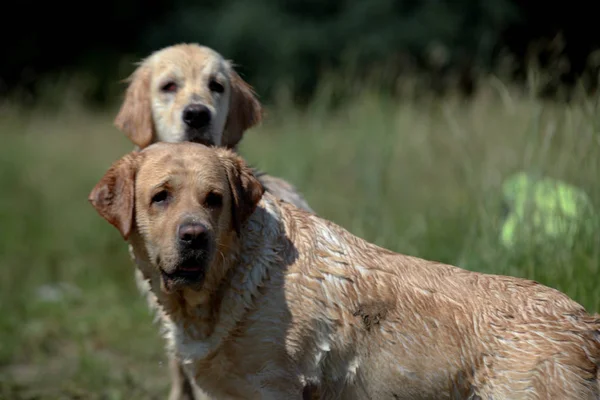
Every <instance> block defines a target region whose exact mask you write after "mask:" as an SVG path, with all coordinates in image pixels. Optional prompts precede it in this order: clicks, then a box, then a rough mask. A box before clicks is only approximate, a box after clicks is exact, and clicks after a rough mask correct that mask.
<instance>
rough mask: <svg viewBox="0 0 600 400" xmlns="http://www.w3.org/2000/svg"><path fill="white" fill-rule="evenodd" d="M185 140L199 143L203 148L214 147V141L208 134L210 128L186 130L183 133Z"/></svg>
mask: <svg viewBox="0 0 600 400" xmlns="http://www.w3.org/2000/svg"><path fill="white" fill-rule="evenodd" d="M185 139H186V141H188V142H193V143H200V144H203V145H205V146H214V145H215V141H214V139H213V138H212V136H211V134H210V127H206V128H203V129H188V130H187V131H186V132H185Z"/></svg>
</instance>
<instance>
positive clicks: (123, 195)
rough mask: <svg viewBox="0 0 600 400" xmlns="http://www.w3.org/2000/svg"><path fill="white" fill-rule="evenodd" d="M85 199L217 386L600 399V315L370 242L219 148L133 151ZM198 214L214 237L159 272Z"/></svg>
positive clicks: (329, 393) (222, 390) (173, 333)
mask: <svg viewBox="0 0 600 400" xmlns="http://www.w3.org/2000/svg"><path fill="white" fill-rule="evenodd" d="M164 182H167V186H164V185H162V183H164ZM161 185H162V186H161ZM164 188H166V190H167V191H168V193H169V197H168V198H169V201H168V203H167V204H162V205H161V204H159V205H157V204H153V203H152V200H151V199H152V196H153V194H154V193H156V191H157V190H163V189H164ZM212 192H218V193H220V194H222V196H223V197H222V203H221V204H220V205H219V206H218V207H216V208H215V207H214V202H212V203H211V205H210V206H208V205H207V200H206V199H207V195H208V193H212ZM90 200H91V202H92V204H93V205H94V207H95V208H96V210H97V211H98V212H99V214H100V215H101V216H103V217H104V218H105V219H107V220H108V221H109V222H110V223H112V224H113V225H114V226H115V227H117V229H118V230H119V231H120V232H121V234H122V235H123V237H124V238H125V239H126V240H128V241H129V243H131V245H132V246H133V251H134V252H135V254H136V259H137V265H138V268H140V270H141V271H143V273H144V275H145V277H146V278H147V279H148V280H149V283H150V286H151V288H152V291H153V292H154V293H155V294H156V296H157V301H158V306H159V308H160V310H161V318H162V322H163V324H164V327H165V329H166V332H167V336H168V338H169V340H170V343H171V346H172V347H171V348H172V351H174V352H175V353H177V354H178V355H179V356H180V357H182V359H184V360H185V367H186V370H187V372H188V374H189V376H191V377H193V380H194V382H195V384H197V385H198V386H199V387H201V388H202V389H203V390H205V391H206V392H207V393H209V394H210V395H212V396H213V397H214V398H218V399H277V400H279V399H301V398H302V396H303V390H305V389H304V388H305V387H306V386H307V385H311V386H312V387H313V388H314V390H315V392H316V395H317V396H318V397H319V398H321V399H377V400H379V399H390V400H394V399H434V398H435V399H495V400H498V399H540V400H541V399H561V400H567V399H573V400H574V399H578V400H581V399H599V398H600V394H599V391H600V389H599V384H598V378H599V377H598V369H599V362H600V317H599V316H598V315H594V316H591V315H589V314H587V313H586V312H585V310H584V308H583V307H582V306H580V305H579V304H577V303H576V302H574V301H572V300H571V299H570V298H568V297H567V296H566V295H564V294H563V293H561V292H559V291H557V290H555V289H551V288H548V287H546V286H543V285H541V284H538V283H536V282H533V281H529V280H524V279H518V278H513V277H507V276H497V275H487V274H482V273H477V272H471V271H466V270H463V269H460V268H457V267H454V266H450V265H445V264H441V263H437V262H431V261H426V260H423V259H419V258H415V257H410V256H405V255H401V254H398V253H394V252H392V251H389V250H386V249H383V248H381V247H378V246H376V245H373V244H371V243H368V242H366V241H364V240H362V239H360V238H358V237H356V236H354V235H352V234H351V233H349V232H348V231H346V230H345V229H343V228H342V227H340V226H338V225H336V224H334V223H332V222H329V221H327V220H324V219H322V218H320V217H318V216H316V215H314V214H311V213H307V212H306V211H304V210H301V209H299V208H297V207H295V206H293V205H290V204H286V203H283V202H281V201H279V200H278V199H276V198H275V197H273V196H272V195H271V194H270V193H268V192H264V193H263V188H262V186H261V184H260V182H259V181H258V180H257V179H256V178H255V177H254V176H253V174H252V171H251V169H250V168H248V166H247V165H246V164H245V163H244V161H243V160H242V159H241V158H239V157H238V156H237V155H235V153H233V152H231V151H228V150H226V149H215V148H208V147H205V146H203V145H200V144H192V143H189V144H164V143H163V144H158V145H153V146H151V147H149V148H147V149H146V150H145V151H143V152H141V153H131V154H128V155H126V156H125V157H123V158H122V159H121V160H119V161H117V162H115V163H114V164H113V166H112V167H111V168H110V169H109V170H108V172H107V173H106V174H105V176H104V177H103V178H102V179H101V180H100V182H99V183H98V184H97V185H96V187H95V188H94V189H93V190H92V192H91V194H90ZM190 216H191V217H193V218H195V220H196V221H199V222H201V223H202V224H204V225H205V226H206V227H207V229H208V231H209V232H211V235H212V236H211V238H212V239H211V240H212V241H211V243H212V246H213V248H214V251H213V252H210V251H208V250H207V253H206V254H207V255H206V256H205V258H203V260H204V261H203V262H204V263H203V264H202V265H203V268H204V269H203V271H204V274H203V275H202V274H201V275H199V276H198V279H197V280H195V281H192V282H187V283H181V282H179V283H176V282H173V281H171V280H170V278H167V277H165V275H164V274H163V273H162V272H161V271H163V272H164V271H167V272H169V271H176V270H177V268H178V263H179V261H178V257H179V255H178V254H179V253H178V251H177V247H176V246H175V243H176V240H175V236H176V235H175V232H176V231H177V226H178V225H179V224H181V222H182V221H185V220H186V218H190ZM209 247H210V246H209ZM207 248H208V247H207ZM202 276H203V278H202ZM305 395H306V393H305Z"/></svg>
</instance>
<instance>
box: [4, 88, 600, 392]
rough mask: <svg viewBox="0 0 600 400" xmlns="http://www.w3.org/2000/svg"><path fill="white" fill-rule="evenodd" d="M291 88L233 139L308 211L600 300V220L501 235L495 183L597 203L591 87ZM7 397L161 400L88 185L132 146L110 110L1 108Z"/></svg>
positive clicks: (123, 253) (427, 251)
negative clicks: (466, 96)
mask: <svg viewBox="0 0 600 400" xmlns="http://www.w3.org/2000/svg"><path fill="white" fill-rule="evenodd" d="M332 103H336V98H335V96H334V95H333V94H332V91H331V90H329V88H328V87H326V86H324V87H323V88H322V89H321V90H320V91H319V93H318V94H317V96H316V98H315V99H314V101H313V102H312V103H311V104H310V105H309V106H308V107H307V108H306V109H302V110H300V109H297V108H295V107H293V106H292V105H291V103H290V102H286V101H285V97H283V98H282V99H280V100H279V101H276V102H275V103H274V104H275V105H272V106H270V107H269V108H268V109H267V119H266V120H265V122H264V123H263V125H261V126H260V127H257V128H255V129H253V130H251V131H249V132H248V133H247V135H246V137H245V139H244V141H243V142H242V146H241V153H242V154H243V155H244V157H245V158H246V159H247V160H248V161H249V162H250V163H251V164H252V165H254V166H256V167H258V168H261V169H263V170H265V171H268V172H269V173H271V174H274V175H278V176H281V177H284V178H286V179H288V180H290V181H291V182H292V183H294V184H295V185H296V186H297V187H298V188H299V189H300V190H301V191H302V192H303V193H304V194H305V196H306V198H307V200H308V201H309V203H310V204H311V205H312V206H313V208H314V209H315V210H316V211H317V212H318V213H319V214H320V215H321V216H323V217H325V218H327V219H330V220H332V221H334V222H336V223H338V224H340V225H342V226H344V227H345V228H346V229H348V230H349V231H351V232H352V233H354V234H356V235H358V236H360V237H363V238H365V239H367V240H369V241H371V242H374V243H377V244H378V245H381V246H384V247H387V248H390V249H392V250H395V251H398V252H402V253H405V254H410V255H414V256H418V257H422V258H427V259H431V260H437V261H442V262H446V263H451V264H454V265H458V266H461V267H463V268H468V269H471V270H476V271H482V272H489V273H496V274H509V275H514V276H520V277H526V278H530V279H535V280H537V281H539V282H541V283H543V284H546V285H549V286H551V287H554V288H557V289H559V290H562V291H564V292H566V293H567V294H568V295H570V296H571V297H572V298H574V299H575V300H576V301H578V302H580V303H581V304H583V305H584V306H585V307H586V308H587V309H588V310H589V311H600V290H599V283H600V274H599V273H600V266H599V265H600V246H598V243H600V228H599V227H598V221H596V220H593V221H588V223H589V224H590V225H591V226H592V227H593V229H592V232H591V233H590V234H587V235H581V237H579V238H578V239H577V240H576V241H575V244H574V245H572V246H570V245H567V244H566V243H565V242H564V241H561V240H555V241H550V240H549V241H547V242H545V244H544V245H542V246H539V245H535V244H534V243H533V241H528V240H524V241H522V242H521V243H519V245H518V246H517V247H515V248H514V249H512V250H507V249H505V248H503V247H502V246H501V244H500V242H499V236H500V230H501V227H502V218H503V202H502V194H501V185H502V182H503V180H504V179H505V178H506V177H508V176H509V175H510V174H512V173H515V172H517V171H530V172H535V173H540V174H543V175H545V176H549V177H553V178H556V179H561V180H564V181H566V182H568V183H570V184H573V185H576V186H578V187H579V188H581V189H582V190H584V191H585V192H586V193H587V195H588V196H589V197H590V199H591V201H592V203H593V205H594V207H595V208H599V207H600V184H599V178H600V114H599V113H598V111H599V108H598V104H597V100H595V99H591V98H586V97H581V98H579V99H578V100H575V101H573V102H572V103H570V104H562V103H556V102H543V101H541V100H536V99H535V97H534V96H531V95H530V94H529V92H527V91H525V92H519V91H516V90H512V89H510V88H507V87H506V86H504V85H502V84H501V83H499V82H498V81H495V80H490V81H489V82H487V83H485V84H483V85H482V89H481V90H480V91H479V93H478V94H476V95H475V97H474V98H473V99H472V100H469V101H465V100H462V99H461V98H460V97H458V96H457V97H454V96H447V97H445V98H443V99H442V98H434V97H431V98H428V97H421V98H418V99H416V98H411V97H407V98H406V99H404V100H403V99H392V98H388V97H386V96H384V95H381V94H376V93H374V92H370V91H368V90H360V91H357V92H356V93H354V94H353V95H352V96H351V97H348V98H347V99H345V101H344V103H343V104H338V105H337V106H335V107H332ZM0 113H1V114H0V115H1V116H2V117H1V118H0V133H1V137H2V144H1V145H0V185H1V186H0V187H2V195H1V196H0V267H1V274H2V279H0V338H1V340H0V398H2V399H16V400H24V399H28V400H33V399H44V400H47V399H111V400H112V399H163V398H165V396H166V394H167V392H168V387H169V375H168V365H167V362H166V357H165V354H164V351H163V340H162V339H161V338H160V337H159V334H158V327H157V325H155V324H153V318H152V315H151V313H150V312H149V310H148V308H147V306H146V303H145V301H144V299H143V298H142V297H141V295H140V294H139V293H138V291H137V289H136V287H135V283H134V279H133V265H132V263H131V262H130V260H129V257H128V255H127V246H126V244H125V243H124V242H123V241H122V240H121V237H120V235H119V234H118V232H117V231H116V230H115V229H114V228H113V227H112V226H110V225H109V224H108V223H107V222H106V221H104V220H103V219H101V218H100V217H99V216H98V215H97V214H96V212H95V211H94V209H93V208H92V207H91V205H89V203H88V201H87V196H88V193H89V192H90V190H91V189H92V187H93V186H94V185H95V183H96V182H97V181H98V180H99V179H100V178H101V176H102V175H103V173H104V172H105V171H106V170H107V169H108V167H109V166H110V164H111V163H112V162H113V161H115V160H116V159H118V158H119V157H121V156H122V155H123V154H124V153H126V152H128V151H130V150H131V149H132V145H131V143H130V142H129V141H128V140H127V139H126V138H125V136H124V135H122V134H121V133H120V132H118V131H117V130H116V128H114V127H113V125H112V118H113V117H114V115H115V114H116V108H112V109H110V110H107V111H102V112H99V111H90V110H82V109H80V108H78V107H74V106H65V107H64V108H63V109H61V110H60V111H56V110H54V109H47V108H40V109H35V110H25V109H22V108H18V107H12V106H10V105H8V104H7V105H4V106H3V108H1V109H0Z"/></svg>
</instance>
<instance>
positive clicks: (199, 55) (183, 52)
mask: <svg viewBox="0 0 600 400" xmlns="http://www.w3.org/2000/svg"><path fill="white" fill-rule="evenodd" d="M151 62H152V63H153V64H154V67H155V68H156V69H158V70H168V69H176V70H179V71H180V72H185V71H187V70H191V71H195V70H197V69H198V67H200V68H201V69H202V70H204V72H206V73H217V72H225V70H226V69H227V65H228V64H227V62H226V61H225V59H223V57H222V56H221V54H219V53H218V52H216V51H215V50H213V49H211V48H210V47H205V46H198V45H178V46H172V47H168V48H166V49H163V50H160V51H158V52H157V53H155V54H154V55H153V56H152V57H151Z"/></svg>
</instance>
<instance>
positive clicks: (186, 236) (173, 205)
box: [89, 143, 264, 292]
mask: <svg viewBox="0 0 600 400" xmlns="http://www.w3.org/2000/svg"><path fill="white" fill-rule="evenodd" d="M263 192H264V189H263V187H262V185H261V184H260V182H259V181H258V180H257V179H256V178H255V177H254V175H253V174H252V170H251V169H250V168H249V167H248V166H247V164H246V163H245V162H244V161H243V160H242V159H241V158H240V157H239V156H237V155H236V154H235V153H234V152H233V151H230V150H228V149H224V148H216V147H206V146H204V145H201V144H196V143H177V144H173V143H157V144H154V145H151V146H149V147H147V148H146V149H145V150H143V151H141V152H132V153H129V154H127V155H125V156H124V157H123V158H121V159H120V160H118V161H116V162H115V163H114V164H113V165H112V166H111V167H110V169H109V170H108V171H107V172H106V174H105V175H104V176H103V177H102V179H101V180H100V182H98V183H97V184H96V186H95V187H94V189H93V190H92V192H91V193H90V196H89V200H90V202H91V203H92V205H93V206H94V208H95V209H96V210H97V211H98V213H99V214H100V215H101V216H102V217H103V218H105V219H106V220H107V221H108V222H110V223H111V224H112V225H113V226H115V227H116V228H117V229H118V230H119V232H120V233H121V235H122V236H123V238H124V239H125V240H129V241H130V243H131V244H132V245H133V246H134V248H136V246H137V250H139V249H143V251H144V252H145V253H144V254H145V255H147V259H148V261H149V263H150V264H151V265H152V267H154V268H155V271H154V272H155V273H160V276H161V279H162V287H163V289H164V290H165V291H167V292H172V291H174V290H178V289H182V288H191V289H194V290H199V289H200V288H201V287H202V284H203V283H204V281H205V280H207V279H210V280H211V282H212V281H214V280H215V279H216V280H218V279H219V277H220V276H222V274H223V273H224V272H225V271H223V270H222V269H223V268H224V267H215V268H212V266H214V265H221V264H222V263H219V258H221V261H222V257H224V255H225V254H227V252H228V251H229V250H230V248H231V246H232V245H233V243H234V240H235V237H236V236H237V235H239V233H240V229H241V226H242V224H243V223H244V222H245V221H246V219H247V218H248V217H249V216H250V215H251V214H252V213H253V212H254V209H255V207H256V205H257V204H258V202H259V200H260V199H261V197H262V195H263ZM213 269H216V270H213ZM211 274H212V275H213V276H212V278H213V279H211Z"/></svg>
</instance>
